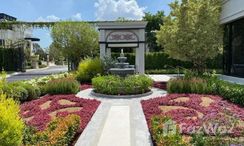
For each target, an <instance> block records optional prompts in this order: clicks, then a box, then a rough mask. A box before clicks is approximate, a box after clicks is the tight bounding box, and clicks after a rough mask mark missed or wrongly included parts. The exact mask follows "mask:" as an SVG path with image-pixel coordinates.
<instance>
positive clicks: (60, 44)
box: [51, 22, 98, 70]
mask: <svg viewBox="0 0 244 146" xmlns="http://www.w3.org/2000/svg"><path fill="white" fill-rule="evenodd" d="M51 36H52V39H53V44H54V46H55V47H56V48H59V49H60V50H61V51H62V54H63V55H64V56H65V57H67V58H68V59H69V60H70V61H71V63H72V65H71V66H72V67H71V69H72V70H73V69H76V68H77V66H78V64H79V61H80V60H81V59H83V58H85V57H87V56H94V55H96V54H97V52H98V32H97V31H96V30H95V28H93V27H92V26H91V25H89V24H88V23H85V22H60V23H56V24H55V25H54V26H53V28H52V31H51Z"/></svg>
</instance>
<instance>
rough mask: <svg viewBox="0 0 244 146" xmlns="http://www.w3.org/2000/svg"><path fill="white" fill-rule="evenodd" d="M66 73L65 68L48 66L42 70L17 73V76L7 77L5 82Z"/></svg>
mask: <svg viewBox="0 0 244 146" xmlns="http://www.w3.org/2000/svg"><path fill="white" fill-rule="evenodd" d="M66 71H68V67H67V66H50V67H48V68H44V69H35V70H29V71H27V72H24V73H18V74H17V75H13V76H10V77H8V78H7V80H8V81H9V82H13V81H19V80H30V79H33V78H37V77H42V76H47V75H51V74H58V73H61V72H66Z"/></svg>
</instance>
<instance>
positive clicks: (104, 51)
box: [100, 44, 106, 59]
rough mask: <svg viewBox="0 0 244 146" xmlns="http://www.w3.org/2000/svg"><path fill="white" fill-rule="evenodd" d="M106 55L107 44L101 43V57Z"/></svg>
mask: <svg viewBox="0 0 244 146" xmlns="http://www.w3.org/2000/svg"><path fill="white" fill-rule="evenodd" d="M104 57H106V44H100V59H104Z"/></svg>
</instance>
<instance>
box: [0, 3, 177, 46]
mask: <svg viewBox="0 0 244 146" xmlns="http://www.w3.org/2000/svg"><path fill="white" fill-rule="evenodd" d="M172 1H173V0H0V13H6V14H9V15H12V16H14V17H16V18H17V19H18V20H22V21H58V20H74V21H80V20H84V21H86V20H89V21H92V20H115V19H116V18H118V17H126V18H128V19H141V17H142V16H143V12H151V13H155V12H157V11H158V10H163V11H165V13H166V14H168V13H169V6H168V4H169V3H170V2H172ZM34 36H35V37H39V38H40V39H41V41H40V42H39V44H40V45H41V46H42V47H48V46H49V44H50V43H51V38H50V35H49V30H45V29H44V30H43V29H42V30H35V31H34Z"/></svg>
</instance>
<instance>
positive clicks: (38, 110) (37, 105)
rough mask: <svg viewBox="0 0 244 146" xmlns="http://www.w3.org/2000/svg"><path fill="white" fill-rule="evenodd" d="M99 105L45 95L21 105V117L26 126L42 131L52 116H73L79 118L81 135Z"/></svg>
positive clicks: (87, 101) (72, 98) (63, 96)
mask: <svg viewBox="0 0 244 146" xmlns="http://www.w3.org/2000/svg"><path fill="white" fill-rule="evenodd" d="M65 102H66V103H65ZM99 105H100V101H97V100H90V99H82V98H78V97H76V96H75V95H54V96H50V95H46V96H44V97H42V98H40V99H38V100H34V101H30V102H27V103H24V104H22V105H21V116H22V118H23V119H24V120H25V121H26V123H27V124H28V125H30V126H33V127H35V128H37V129H38V130H40V131H43V130H45V129H46V127H47V125H48V123H49V122H50V121H51V120H52V116H57V117H65V116H67V115H69V114H75V115H78V116H80V120H81V121H80V123H81V124H80V129H79V130H78V133H81V132H82V131H83V130H84V129H85V127H86V125H87V124H88V122H89V121H90V119H91V117H92V115H93V114H94V113H95V111H96V109H97V108H98V106H99ZM69 109H75V110H69Z"/></svg>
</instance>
